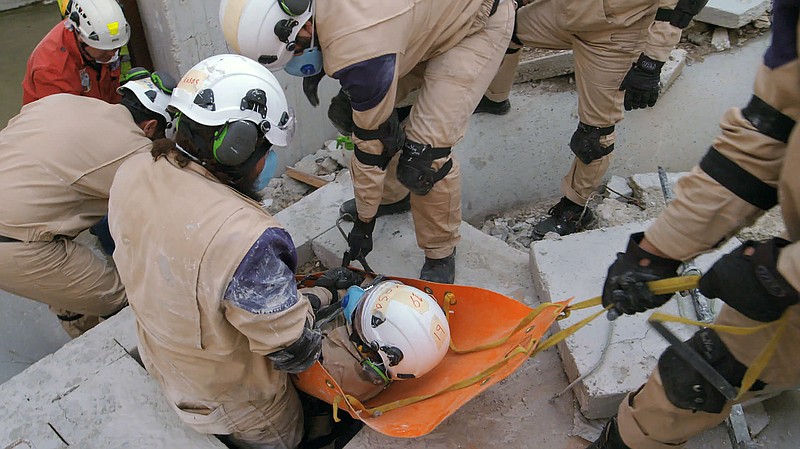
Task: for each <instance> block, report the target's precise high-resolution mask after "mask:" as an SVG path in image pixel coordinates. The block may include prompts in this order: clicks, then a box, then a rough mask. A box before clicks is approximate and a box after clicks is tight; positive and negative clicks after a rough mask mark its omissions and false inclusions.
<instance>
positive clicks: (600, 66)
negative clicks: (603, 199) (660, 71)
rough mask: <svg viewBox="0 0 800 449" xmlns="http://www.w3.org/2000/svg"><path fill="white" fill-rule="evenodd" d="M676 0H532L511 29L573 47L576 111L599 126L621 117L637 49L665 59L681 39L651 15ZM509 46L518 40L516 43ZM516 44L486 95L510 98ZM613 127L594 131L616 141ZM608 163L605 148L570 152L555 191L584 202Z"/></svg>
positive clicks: (529, 43) (524, 37) (542, 43)
mask: <svg viewBox="0 0 800 449" xmlns="http://www.w3.org/2000/svg"><path fill="white" fill-rule="evenodd" d="M676 3H677V0H619V1H615V2H609V1H605V2H601V1H596V0H536V1H534V2H532V3H531V4H529V5H527V6H523V7H521V8H519V10H518V11H517V25H516V36H517V37H518V38H519V40H520V41H521V42H522V43H523V44H524V45H525V46H526V47H532V48H548V49H555V50H572V51H573V54H574V57H575V83H576V86H577V88H578V117H579V119H580V121H581V122H582V123H585V124H587V125H590V126H596V127H599V128H605V127H608V126H612V125H615V124H616V123H617V122H619V121H620V120H622V117H623V99H624V98H625V92H623V91H620V90H619V86H620V84H621V83H622V80H623V78H625V75H626V74H627V73H628V71H629V70H630V69H631V64H633V63H634V62H636V60H637V59H638V58H639V55H640V54H641V53H642V52H644V54H645V55H647V56H649V57H650V58H652V59H655V60H658V61H666V60H667V59H668V58H669V54H670V51H672V48H673V47H674V46H675V45H676V44H677V43H678V42H679V41H680V36H681V30H680V29H679V28H676V27H674V26H672V25H670V24H669V22H662V21H654V18H655V15H656V10H657V9H658V8H666V9H673V8H674V6H675V4H676ZM511 47H512V48H517V47H519V46H518V45H516V44H513V43H512V45H511ZM521 53H522V52H519V51H518V52H516V53H512V54H509V55H507V56H506V57H505V59H504V60H503V63H502V65H501V67H500V70H499V72H498V73H497V76H495V78H494V80H493V81H492V84H491V85H490V86H489V89H488V90H487V92H486V97H487V98H489V99H490V100H492V101H498V102H499V101H504V100H506V99H508V97H509V94H510V92H511V85H512V84H513V83H514V76H515V75H516V70H517V65H518V64H519V60H520V56H521ZM614 140H615V134H614V133H611V134H609V135H607V136H603V137H601V139H600V145H601V146H602V147H608V146H610V145H612V144H613V143H614ZM610 163H611V154H608V155H606V156H604V157H602V158H600V159H597V160H594V161H592V162H591V163H590V164H584V163H583V162H581V161H580V160H578V159H577V158H575V159H574V160H573V162H572V165H571V166H570V169H569V171H568V172H567V175H566V176H565V177H564V178H563V180H562V181H561V191H562V193H563V194H564V196H565V197H567V199H569V200H570V201H572V202H574V203H576V204H581V205H583V204H586V203H587V202H588V200H589V197H590V196H591V194H592V193H593V192H595V191H596V190H597V188H598V187H599V186H600V183H601V182H602V180H603V176H605V173H606V171H607V170H608V166H609V164H610Z"/></svg>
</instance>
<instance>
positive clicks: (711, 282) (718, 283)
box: [700, 238, 800, 322]
mask: <svg viewBox="0 0 800 449" xmlns="http://www.w3.org/2000/svg"><path fill="white" fill-rule="evenodd" d="M786 245H789V242H788V241H786V240H784V239H781V238H773V239H772V240H767V241H764V242H755V241H752V240H751V241H748V242H745V243H744V244H742V245H741V246H739V247H738V248H736V249H735V250H733V251H732V252H731V253H729V254H726V255H724V256H722V257H721V258H720V259H719V260H718V261H717V263H715V264H714V266H713V267H711V269H710V270H708V273H706V274H705V275H703V277H701V278H700V292H701V293H702V294H704V295H706V296H707V297H709V298H719V299H721V300H723V301H725V303H726V304H728V305H729V306H731V307H733V308H734V309H736V310H737V311H739V312H740V313H742V314H743V315H745V316H747V317H748V318H750V319H753V320H756V321H763V322H770V321H775V320H777V319H778V318H780V317H781V315H783V312H784V311H785V310H786V309H787V308H788V307H789V306H791V305H794V304H797V302H798V300H800V296H799V295H798V292H797V290H795V288H794V287H792V285H791V284H789V283H788V282H787V281H786V279H785V278H784V277H783V276H782V275H781V274H780V273H779V272H778V268H777V264H778V254H779V253H780V251H781V249H783V247H785V246H786ZM750 253H752V254H750Z"/></svg>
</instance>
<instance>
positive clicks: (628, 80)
mask: <svg viewBox="0 0 800 449" xmlns="http://www.w3.org/2000/svg"><path fill="white" fill-rule="evenodd" d="M663 66H664V63H663V62H661V61H656V60H655V59H651V58H649V57H647V56H645V54H644V53H642V54H641V55H639V60H638V61H636V62H634V63H633V65H632V66H631V69H630V70H628V73H627V74H626V75H625V78H624V79H623V80H622V84H620V85H619V90H624V91H625V110H626V111H630V110H631V109H644V108H646V107H649V106H654V105H655V104H656V100H658V82H659V80H660V79H661V67H663Z"/></svg>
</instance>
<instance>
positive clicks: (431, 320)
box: [353, 281, 450, 380]
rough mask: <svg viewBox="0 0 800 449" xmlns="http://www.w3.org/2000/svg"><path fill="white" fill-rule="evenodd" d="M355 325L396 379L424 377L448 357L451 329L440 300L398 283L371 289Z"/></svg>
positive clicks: (392, 282)
mask: <svg viewBox="0 0 800 449" xmlns="http://www.w3.org/2000/svg"><path fill="white" fill-rule="evenodd" d="M355 314H356V316H354V317H353V322H354V326H355V330H356V332H357V333H358V334H359V337H361V339H362V340H363V341H364V343H366V344H367V346H370V347H371V348H372V349H374V350H376V351H377V352H378V355H379V356H380V357H381V359H382V360H383V366H384V368H385V369H386V371H387V374H388V376H389V377H390V378H392V379H396V380H397V379H411V378H417V377H421V376H423V375H424V374H426V373H427V372H429V371H430V370H432V369H433V368H434V367H435V366H436V365H438V364H439V362H441V361H442V359H443V358H444V356H445V355H446V354H447V350H448V348H449V345H450V326H449V325H448V324H447V317H446V316H445V314H444V311H443V310H442V308H441V307H439V304H438V303H437V302H436V300H435V299H434V298H433V297H431V296H430V295H429V294H427V293H425V292H423V291H422V290H420V289H418V288H415V287H412V286H410V285H405V284H402V283H400V282H398V281H384V282H381V283H379V284H378V285H376V286H375V287H373V288H371V289H369V290H367V292H366V294H365V297H364V299H363V300H362V303H361V304H360V305H359V307H358V308H357V309H356V312H355Z"/></svg>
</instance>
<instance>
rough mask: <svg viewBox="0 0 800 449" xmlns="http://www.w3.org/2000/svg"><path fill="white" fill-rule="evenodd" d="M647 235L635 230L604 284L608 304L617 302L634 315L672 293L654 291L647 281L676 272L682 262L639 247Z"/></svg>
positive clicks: (611, 267) (609, 271)
mask: <svg viewBox="0 0 800 449" xmlns="http://www.w3.org/2000/svg"><path fill="white" fill-rule="evenodd" d="M643 238H644V233H643V232H637V233H636V234H631V237H630V239H629V240H628V248H627V249H625V252H624V253H617V260H616V261H614V263H613V264H611V266H610V267H609V268H608V275H606V283H605V285H604V286H603V306H604V307H607V306H608V305H609V304H613V305H614V308H615V309H616V310H617V311H618V312H620V313H625V314H628V315H633V314H634V313H637V312H644V311H645V310H647V309H653V308H656V307H658V306H660V305H662V304H664V303H665V302H667V301H669V299H670V298H671V297H672V295H654V294H653V293H652V292H651V291H650V289H649V288H648V287H647V282H649V281H655V280H658V279H666V278H670V277H673V276H675V275H676V274H677V272H678V268H679V267H680V266H681V262H680V261H678V260H672V259H666V258H663V257H659V256H656V255H653V254H650V253H648V252H647V251H645V250H643V249H642V248H640V247H639V243H640V242H641V241H642V239H643ZM643 262H644V263H646V265H645V266H643V265H642V263H643Z"/></svg>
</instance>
